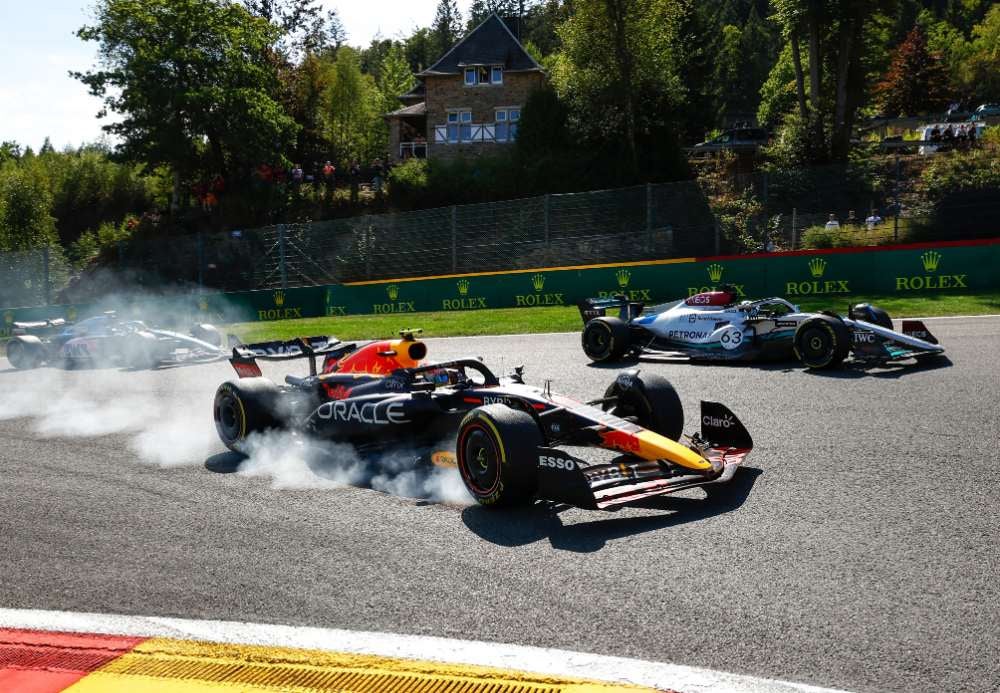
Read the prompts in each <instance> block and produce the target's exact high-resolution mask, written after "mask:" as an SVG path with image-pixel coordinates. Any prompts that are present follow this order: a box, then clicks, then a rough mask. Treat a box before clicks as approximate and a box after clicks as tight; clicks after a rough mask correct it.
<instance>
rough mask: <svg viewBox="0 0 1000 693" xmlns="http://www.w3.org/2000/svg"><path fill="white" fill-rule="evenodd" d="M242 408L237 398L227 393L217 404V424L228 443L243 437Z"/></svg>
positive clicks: (220, 433)
mask: <svg viewBox="0 0 1000 693" xmlns="http://www.w3.org/2000/svg"><path fill="white" fill-rule="evenodd" d="M242 409H243V407H242V406H240V403H239V402H237V401H236V398H235V397H233V396H232V395H230V394H228V393H227V394H225V395H223V396H221V397H219V399H218V400H217V401H216V404H215V425H216V427H217V428H218V429H219V435H220V436H222V439H223V441H224V442H226V443H234V442H236V441H238V440H239V439H240V438H241V437H242V432H243V422H242V416H241V415H242Z"/></svg>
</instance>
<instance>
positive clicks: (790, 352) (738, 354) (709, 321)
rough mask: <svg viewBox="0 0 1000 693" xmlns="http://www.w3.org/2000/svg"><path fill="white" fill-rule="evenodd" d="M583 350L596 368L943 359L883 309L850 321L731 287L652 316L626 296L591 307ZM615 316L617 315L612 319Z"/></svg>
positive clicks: (857, 309)
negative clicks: (642, 362)
mask: <svg viewBox="0 0 1000 693" xmlns="http://www.w3.org/2000/svg"><path fill="white" fill-rule="evenodd" d="M579 308H580V314H581V316H582V317H583V321H584V328H583V334H582V342H583V350H584V352H585V353H586V354H587V356H588V357H590V359H591V360H592V361H618V360H621V359H623V358H626V357H632V356H637V355H640V354H645V353H658V354H667V355H683V356H687V357H688V358H690V359H693V360H704V361H766V360H772V361H779V360H789V359H791V358H798V360H799V361H801V363H802V364H803V365H804V366H806V367H807V368H811V369H822V368H834V367H836V366H838V365H840V364H841V363H842V362H843V361H844V360H845V359H846V358H848V357H849V356H850V357H852V358H853V359H854V360H855V361H858V362H862V363H866V364H883V363H888V362H892V361H899V360H902V359H907V358H911V357H916V358H924V357H929V356H938V355H940V354H942V353H943V352H944V347H942V346H940V345H939V344H938V341H937V339H935V337H934V335H932V334H931V332H930V330H928V329H927V327H926V326H925V325H924V324H923V323H922V322H921V321H919V320H903V321H902V329H901V330H900V331H896V330H895V329H894V327H893V324H892V319H891V318H890V317H889V315H888V314H887V313H886V312H885V311H884V310H882V309H880V308H877V307H875V306H872V305H869V304H867V303H859V304H856V305H853V306H851V307H850V309H849V310H848V314H847V315H846V316H841V315H837V314H836V313H832V312H827V311H823V312H819V313H808V312H802V311H800V310H799V308H798V306H796V305H794V304H792V303H789V302H788V301H786V300H785V299H783V298H764V299H759V300H756V301H746V300H744V301H737V292H736V291H735V290H734V289H732V288H730V287H721V288H720V289H719V290H717V291H709V292H705V293H700V294H696V295H694V296H690V297H688V298H686V299H681V300H678V301H674V302H672V303H665V304H662V305H658V306H652V307H649V308H646V307H645V306H644V305H643V304H641V303H635V302H631V301H629V300H627V299H626V298H625V297H623V296H619V297H614V298H608V299H585V300H584V301H581V302H580V304H579ZM609 311H610V314H609Z"/></svg>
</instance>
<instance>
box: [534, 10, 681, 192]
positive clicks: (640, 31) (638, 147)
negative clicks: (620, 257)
mask: <svg viewBox="0 0 1000 693" xmlns="http://www.w3.org/2000/svg"><path fill="white" fill-rule="evenodd" d="M682 9H683V8H682V6H681V4H680V3H679V2H677V1H675V0H578V1H577V2H576V11H575V13H574V14H572V15H571V16H570V18H569V19H568V20H567V21H566V22H565V23H564V24H562V26H561V27H560V28H559V36H560V38H561V40H562V46H563V47H562V50H561V51H560V53H559V56H558V59H557V61H556V65H555V69H554V70H553V80H554V82H555V85H556V89H557V91H558V93H559V96H560V97H561V98H562V99H564V100H565V101H566V102H567V104H568V105H569V108H570V113H571V122H572V127H573V129H574V130H576V131H577V132H578V133H580V134H581V135H582V136H583V137H584V138H586V139H587V140H588V141H590V143H591V144H592V145H594V146H597V147H601V148H605V149H608V148H610V149H612V150H615V151H616V152H617V156H612V157H611V158H612V160H613V161H615V162H616V164H617V165H618V166H619V167H620V171H619V173H620V174H621V176H622V177H623V178H624V179H626V180H636V179H637V178H639V177H640V176H641V175H642V172H643V170H644V169H645V168H646V166H645V163H647V162H649V163H653V162H656V161H657V160H659V161H666V160H672V159H673V158H674V152H676V147H677V143H676V133H675V132H674V131H673V126H674V122H675V120H676V119H677V111H678V107H679V105H680V104H681V103H682V102H683V85H682V83H681V80H680V78H679V76H678V70H677V66H678V60H677V58H676V46H677V36H678V32H679V26H680V20H681V17H682ZM640 151H641V152H642V158H643V159H644V161H643V162H640ZM641 164H642V165H641ZM653 165H654V166H655V165H657V164H655V163H653Z"/></svg>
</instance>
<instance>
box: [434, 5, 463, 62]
mask: <svg viewBox="0 0 1000 693" xmlns="http://www.w3.org/2000/svg"><path fill="white" fill-rule="evenodd" d="M431 31H432V33H431V36H432V44H431V45H432V47H433V50H434V56H435V57H433V58H432V59H431V60H432V61H433V60H436V59H437V58H440V57H441V56H443V55H444V54H445V53H447V52H448V51H449V50H451V47H452V46H454V45H455V43H456V42H457V41H458V39H459V38H461V36H462V13H461V12H460V11H459V9H458V3H457V2H456V1H455V0H438V5H437V10H436V11H435V14H434V24H433V27H432V30H431Z"/></svg>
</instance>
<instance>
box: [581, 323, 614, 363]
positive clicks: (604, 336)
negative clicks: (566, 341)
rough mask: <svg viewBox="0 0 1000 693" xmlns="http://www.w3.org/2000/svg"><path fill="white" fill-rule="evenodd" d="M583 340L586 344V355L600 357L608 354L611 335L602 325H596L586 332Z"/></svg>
mask: <svg viewBox="0 0 1000 693" xmlns="http://www.w3.org/2000/svg"><path fill="white" fill-rule="evenodd" d="M584 340H585V341H586V344H587V353H588V354H594V355H598V356H600V355H603V354H606V353H607V352H608V349H609V347H610V345H611V333H610V332H609V331H608V329H607V328H606V327H604V325H603V324H602V323H597V326H595V327H591V328H590V329H589V330H587V332H586V334H585V335H584Z"/></svg>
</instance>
